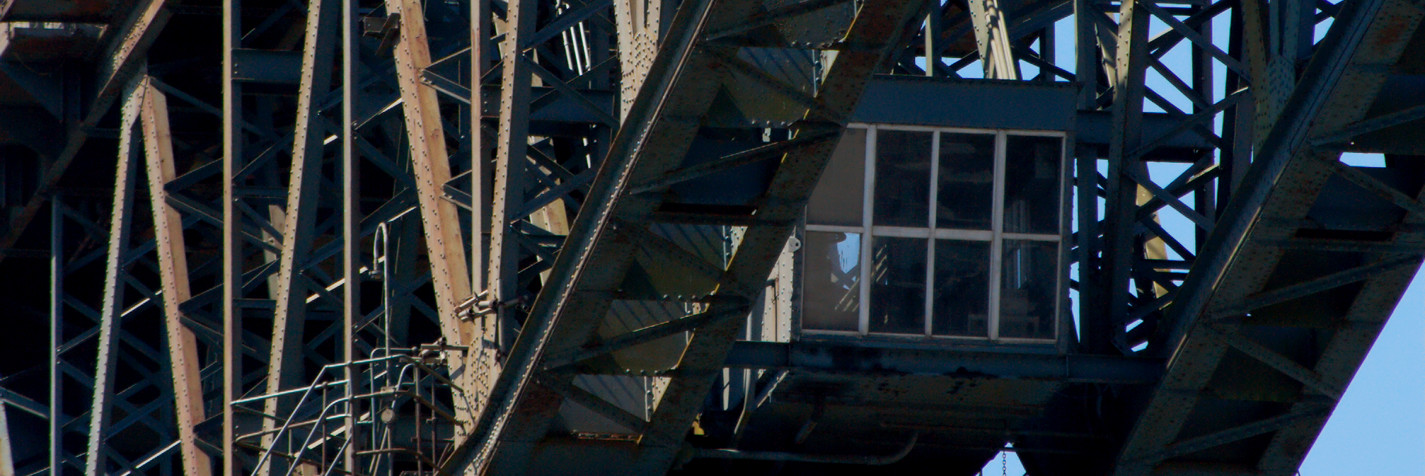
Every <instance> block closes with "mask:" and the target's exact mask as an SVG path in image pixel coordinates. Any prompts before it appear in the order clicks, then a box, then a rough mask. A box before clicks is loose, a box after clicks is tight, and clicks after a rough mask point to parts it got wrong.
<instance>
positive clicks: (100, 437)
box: [84, 81, 145, 474]
mask: <svg viewBox="0 0 1425 476" xmlns="http://www.w3.org/2000/svg"><path fill="white" fill-rule="evenodd" d="M144 84H145V82H144V81H134V82H133V83H132V84H131V85H130V86H129V91H128V93H127V94H125V97H124V105H123V112H122V113H121V115H122V116H121V119H120V121H119V151H118V152H119V153H118V161H117V164H116V165H115V167H114V204H113V207H112V208H111V212H110V215H109V247H108V253H107V261H106V263H105V265H104V304H103V306H104V307H103V308H102V309H100V318H99V342H98V350H97V355H96V356H95V368H94V397H93V400H92V404H91V405H90V407H89V445H88V451H87V452H86V453H85V457H84V467H85V472H86V473H87V474H101V473H104V472H106V471H107V467H106V465H105V458H104V457H103V455H104V453H105V451H106V449H105V444H104V439H105V431H106V430H107V429H108V426H109V410H110V409H111V408H112V406H113V398H114V396H113V395H112V394H113V393H114V369H115V367H116V364H117V362H116V361H115V360H114V356H115V354H117V353H118V349H117V348H116V346H117V345H118V344H117V340H118V335H119V332H120V330H119V325H120V320H119V319H120V316H121V315H122V313H123V312H124V287H125V286H124V282H123V277H122V274H123V273H124V265H123V264H124V261H125V259H124V254H125V252H126V251H128V243H129V229H130V226H129V225H130V222H131V220H132V218H133V217H132V216H131V215H132V213H133V203H134V194H133V189H132V188H131V186H132V185H134V180H136V178H137V176H136V174H135V168H134V155H135V152H136V151H135V147H137V145H138V144H139V142H138V141H135V140H134V130H135V127H136V126H137V123H138V115H139V105H140V102H141V101H142V100H143V98H142V94H143V90H144V89H143V85H144Z"/></svg>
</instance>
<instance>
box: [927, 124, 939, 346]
mask: <svg viewBox="0 0 1425 476" xmlns="http://www.w3.org/2000/svg"><path fill="white" fill-rule="evenodd" d="M939 176H940V133H939V132H936V133H933V134H931V135H930V177H928V178H927V180H929V181H930V194H929V195H930V204H929V206H928V207H927V209H929V210H930V233H927V235H929V237H928V239H926V240H925V241H926V245H925V335H926V336H930V335H932V334H931V331H932V330H933V329H931V327H930V326H931V322H933V321H934V320H935V319H933V317H932V316H933V314H931V312H933V311H934V309H933V306H932V303H933V302H934V298H935V228H936V226H938V225H937V224H936V222H935V215H936V208H938V207H936V206H935V204H936V201H937V200H938V199H939V198H940V186H939V185H940V184H939V183H937V180H936V178H937V177H939Z"/></svg>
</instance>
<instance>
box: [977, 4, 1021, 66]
mask: <svg viewBox="0 0 1425 476" xmlns="http://www.w3.org/2000/svg"><path fill="white" fill-rule="evenodd" d="M969 3H970V21H971V22H973V23H974V25H975V43H976V44H978V46H979V48H980V63H981V65H983V66H984V69H985V78H989V79H1012V80H1017V79H1019V62H1018V61H1015V59H1014V41H1013V39H1011V38H1010V36H1009V28H1008V27H1007V26H1005V22H1004V10H1002V9H1000V5H999V0H970V2H969Z"/></svg>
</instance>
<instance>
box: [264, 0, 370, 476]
mask: <svg viewBox="0 0 1425 476" xmlns="http://www.w3.org/2000/svg"><path fill="white" fill-rule="evenodd" d="M340 10H341V9H340V7H339V6H338V5H337V4H336V3H335V2H332V1H329V0H328V1H323V0H314V1H312V2H309V3H308V4H307V21H306V32H305V35H304V39H303V42H304V46H303V49H302V54H301V67H300V69H299V73H298V75H299V80H298V82H299V87H298V88H297V120H296V130H295V131H294V132H293V134H292V136H293V142H292V165H291V167H290V169H289V178H288V180H287V183H288V189H287V206H286V208H284V209H283V213H284V215H285V222H284V223H283V226H282V231H281V234H280V236H281V237H282V252H281V254H280V255H279V256H278V259H277V261H278V271H277V279H276V283H275V286H274V287H275V293H274V294H275V296H274V298H275V300H276V309H275V310H274V311H273V319H272V349H271V350H270V354H269V357H268V360H267V363H268V372H267V389H268V392H277V391H280V390H282V389H285V388H290V387H292V386H294V385H298V384H300V383H303V382H304V381H305V380H306V379H305V378H303V377H304V375H305V373H304V372H303V368H304V366H303V361H304V359H303V356H302V344H303V335H304V333H303V330H304V329H305V327H306V311H307V294H308V287H307V280H305V279H296V277H297V276H298V275H299V274H301V273H302V269H301V268H300V267H301V266H302V265H303V264H304V263H306V262H307V261H308V259H309V257H310V255H311V251H312V247H313V246H314V241H315V237H314V236H312V235H313V233H314V230H315V229H316V225H317V223H316V222H317V216H316V215H317V213H316V212H317V210H316V209H317V197H318V196H320V195H321V192H322V180H321V177H322V162H323V160H322V156H323V153H322V145H323V142H324V141H325V140H326V135H327V134H326V133H325V132H324V131H325V127H324V126H325V121H322V120H321V118H320V117H318V113H319V111H318V110H317V104H316V103H315V99H316V98H320V97H322V96H324V95H326V94H327V92H328V90H330V88H331V80H332V78H331V73H332V68H331V65H332V60H333V58H334V55H335V52H336V44H335V40H336V39H337V31H336V30H337V28H338V23H337V21H338V19H340V18H341V16H340V15H339V13H340ZM344 137H345V136H344ZM348 211H350V210H348ZM342 243H343V246H344V247H347V248H351V247H353V246H352V245H351V244H350V243H351V242H350V241H343V242H342ZM292 403H293V400H292V399H283V398H273V399H269V400H267V402H266V403H265V405H264V410H263V411H264V412H266V413H267V414H270V415H282V414H285V413H286V412H288V411H291V404H292ZM277 423H278V422H277V421H276V420H272V419H265V420H263V431H272V430H273V429H274V427H275V426H276V425H277ZM263 443H264V446H270V445H271V444H272V440H271V438H264V441H263ZM271 469H272V466H271V465H270V464H268V465H264V466H263V467H262V468H259V471H260V472H261V473H262V474H264V475H265V474H267V473H268V472H269V471H271Z"/></svg>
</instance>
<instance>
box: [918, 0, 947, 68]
mask: <svg viewBox="0 0 1425 476" xmlns="http://www.w3.org/2000/svg"><path fill="white" fill-rule="evenodd" d="M927 2H928V3H929V4H930V5H929V6H928V7H926V12H927V13H926V14H925V35H924V36H925V43H924V45H923V46H924V47H925V75H926V76H929V77H932V78H934V77H936V76H944V75H945V73H944V71H945V69H946V68H945V65H944V64H942V63H941V62H940V45H941V43H942V42H941V41H940V30H941V29H942V26H941V23H943V22H942V21H941V16H942V15H944V14H945V12H944V11H942V10H941V8H940V2H939V0H927Z"/></svg>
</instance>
